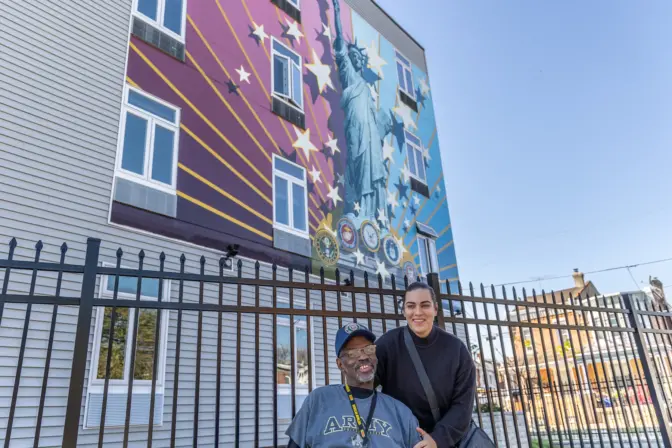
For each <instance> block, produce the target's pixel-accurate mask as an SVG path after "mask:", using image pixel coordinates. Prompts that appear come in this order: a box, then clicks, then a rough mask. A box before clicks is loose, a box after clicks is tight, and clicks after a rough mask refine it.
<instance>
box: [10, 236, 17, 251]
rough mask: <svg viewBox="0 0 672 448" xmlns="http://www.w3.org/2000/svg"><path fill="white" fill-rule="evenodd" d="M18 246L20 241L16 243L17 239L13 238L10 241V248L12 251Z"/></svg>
mask: <svg viewBox="0 0 672 448" xmlns="http://www.w3.org/2000/svg"><path fill="white" fill-rule="evenodd" d="M17 244H19V243H18V241H16V238H12V239H11V240H9V248H10V249H14V248H15V247H16V245H17Z"/></svg>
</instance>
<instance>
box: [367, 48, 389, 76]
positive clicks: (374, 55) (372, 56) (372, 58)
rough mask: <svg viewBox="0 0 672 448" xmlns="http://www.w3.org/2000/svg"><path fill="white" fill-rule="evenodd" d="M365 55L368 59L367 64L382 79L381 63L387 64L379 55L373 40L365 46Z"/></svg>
mask: <svg viewBox="0 0 672 448" xmlns="http://www.w3.org/2000/svg"><path fill="white" fill-rule="evenodd" d="M366 56H367V57H368V59H369V63H368V65H367V66H368V67H369V68H370V69H371V70H372V71H373V72H375V73H376V74H377V75H378V77H379V78H380V79H383V65H387V62H386V61H385V59H383V58H381V57H380V53H379V52H378V47H377V46H376V42H375V41H371V45H370V46H369V47H367V48H366Z"/></svg>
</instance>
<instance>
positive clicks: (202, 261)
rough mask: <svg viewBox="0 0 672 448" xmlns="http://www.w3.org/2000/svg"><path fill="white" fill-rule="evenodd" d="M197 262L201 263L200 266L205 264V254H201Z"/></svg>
mask: <svg viewBox="0 0 672 448" xmlns="http://www.w3.org/2000/svg"><path fill="white" fill-rule="evenodd" d="M199 263H201V266H203V265H205V255H201V259H200V260H199Z"/></svg>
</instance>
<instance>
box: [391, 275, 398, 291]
mask: <svg viewBox="0 0 672 448" xmlns="http://www.w3.org/2000/svg"><path fill="white" fill-rule="evenodd" d="M390 283H392V289H396V284H397V278H396V277H395V276H394V274H390Z"/></svg>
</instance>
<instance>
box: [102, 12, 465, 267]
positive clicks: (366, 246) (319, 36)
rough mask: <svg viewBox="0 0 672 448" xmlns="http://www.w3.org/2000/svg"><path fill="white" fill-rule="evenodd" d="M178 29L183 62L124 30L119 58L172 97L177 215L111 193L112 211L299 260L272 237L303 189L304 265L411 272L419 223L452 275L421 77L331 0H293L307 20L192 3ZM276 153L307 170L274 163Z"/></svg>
mask: <svg viewBox="0 0 672 448" xmlns="http://www.w3.org/2000/svg"><path fill="white" fill-rule="evenodd" d="M185 27H186V28H185V30H184V35H185V38H184V41H185V60H184V62H183V61H180V60H177V59H175V58H173V57H171V56H169V55H167V54H165V53H163V52H162V51H160V50H158V49H157V48H155V47H153V46H151V45H149V44H147V43H145V42H144V41H143V40H141V39H139V38H138V37H136V36H135V35H133V36H131V39H130V44H129V45H130V49H129V57H128V69H127V84H128V85H129V86H130V87H129V88H135V89H138V91H140V92H146V93H147V94H149V95H152V96H154V97H156V98H160V99H161V100H163V101H165V102H166V103H168V104H171V105H174V106H176V107H178V108H179V109H180V123H179V145H178V155H177V165H176V167H175V169H176V179H177V181H176V184H175V192H174V194H175V195H176V197H177V206H176V213H175V216H170V217H167V216H163V215H161V214H156V213H147V212H145V211H143V210H138V208H137V207H129V206H128V205H125V204H123V203H120V202H118V201H114V202H113V205H112V214H111V216H112V218H111V219H112V221H113V222H116V223H120V224H124V225H129V226H133V227H139V228H142V229H144V230H148V231H151V232H155V233H161V234H164V235H166V236H169V237H172V238H177V239H182V240H186V241H190V242H193V243H197V244H202V245H205V246H209V247H214V248H218V249H222V250H224V249H225V247H226V246H227V245H228V244H231V243H237V244H240V253H241V254H242V255H248V256H252V257H255V258H261V259H271V260H275V261H279V262H281V263H283V262H286V263H295V264H301V260H302V259H303V260H305V258H301V257H299V256H296V255H292V254H291V250H290V251H287V250H280V249H279V248H278V247H277V244H275V243H277V241H276V242H274V238H277V233H278V230H277V229H278V228H279V227H282V228H284V226H278V225H277V223H278V222H280V221H283V220H286V221H287V222H289V223H290V224H292V227H293V229H290V230H292V231H294V230H296V229H298V230H301V227H302V224H303V218H302V216H301V213H300V212H302V211H303V209H301V208H300V206H299V212H297V211H296V210H297V201H299V200H298V199H294V198H295V197H296V198H300V197H301V194H303V193H305V194H306V196H307V201H306V204H305V205H306V207H305V208H306V212H307V213H306V215H307V222H306V223H305V224H306V225H305V229H306V238H310V240H309V241H310V249H309V255H310V258H311V259H312V260H313V262H314V263H313V265H314V266H322V265H325V266H326V267H336V266H338V267H341V268H346V269H350V268H357V269H364V270H367V271H369V272H370V273H376V274H381V275H382V276H383V278H384V279H388V278H389V275H390V274H392V273H394V274H397V275H399V274H402V275H403V274H409V275H411V276H414V275H416V274H417V273H418V271H419V270H420V267H421V265H422V263H421V261H420V256H421V255H422V254H424V250H423V249H422V248H420V244H419V243H421V241H424V239H423V238H422V236H419V233H418V230H417V225H418V224H421V225H422V224H424V225H426V226H429V227H431V229H433V231H434V235H433V238H434V239H435V243H434V244H435V247H436V257H435V258H436V261H437V262H438V265H439V266H440V271H441V272H440V275H441V277H442V278H444V279H453V278H456V277H457V267H456V261H455V252H454V247H453V243H452V231H451V228H450V219H449V214H448V205H447V202H446V195H445V191H443V189H442V186H443V185H444V174H443V172H442V169H441V157H440V149H439V143H438V140H437V138H436V123H435V119H434V110H433V102H432V94H431V89H430V87H429V81H428V77H427V74H426V73H424V72H423V71H422V70H421V69H420V68H419V67H418V66H416V65H415V64H413V63H412V62H410V60H408V59H407V58H406V57H405V56H404V55H403V54H401V53H400V52H399V51H398V50H397V49H395V48H394V46H393V45H392V44H391V43H390V42H389V41H388V40H386V39H385V37H384V36H382V35H380V33H378V31H376V29H375V28H374V27H373V26H371V25H370V24H369V23H367V22H366V21H365V20H364V19H362V17H360V16H359V15H358V14H357V13H356V12H354V11H353V10H352V9H351V8H350V7H349V5H347V4H346V3H341V2H340V1H339V0H317V1H304V2H301V23H298V22H296V21H294V20H293V19H292V18H290V17H289V15H287V14H285V12H283V11H282V10H281V9H279V8H277V7H276V6H274V4H272V3H271V2H269V1H268V0H232V1H227V2H224V1H222V0H207V1H205V0H204V1H189V2H188V4H187V15H186V20H185ZM279 72H280V74H279ZM283 74H284V75H283ZM278 99H279V100H281V101H283V103H286V104H287V105H289V106H291V107H292V110H296V111H300V113H301V114H302V117H303V118H304V119H305V128H303V127H302V126H299V125H297V124H293V123H292V122H290V121H288V120H287V119H285V118H283V117H281V116H279V115H277V114H276V113H274V112H273V111H272V106H271V104H272V103H273V101H274V100H278ZM409 99H410V102H409ZM410 106H415V107H410ZM295 123H296V122H295ZM122 126H123V119H122ZM121 134H122V138H123V134H124V132H123V131H122V133H121ZM277 159H281V160H286V161H288V162H290V165H287V166H288V167H289V168H287V170H291V167H300V168H303V169H304V170H305V172H304V174H303V176H304V180H302V179H301V175H298V176H299V177H296V178H293V177H291V176H290V177H287V176H286V175H280V176H278V175H277V174H274V167H276V171H277V163H276V160H277ZM288 172H289V171H288ZM287 179H289V180H287ZM287 182H289V184H287V185H290V187H291V188H289V190H283V193H278V191H276V190H277V189H278V185H282V186H283V188H284V186H285V185H286V183H287ZM274 184H278V185H276V190H274ZM304 185H305V190H306V191H305V192H304V191H303V190H302V189H303V188H304ZM418 185H420V187H422V188H418ZM423 189H424V191H423ZM290 191H291V192H290ZM285 193H286V194H285ZM283 201H284V202H283ZM274 202H275V203H276V208H277V204H279V203H285V202H288V203H292V204H293V205H294V207H293V211H290V213H289V215H292V217H289V216H284V215H283V214H282V213H281V212H279V211H278V210H275V209H274ZM281 215H282V216H281ZM274 224H275V225H274ZM431 229H430V230H431ZM294 233H297V232H294ZM430 233H431V232H430ZM298 234H299V235H300V234H301V232H298ZM274 246H275V247H274ZM303 264H304V265H305V261H304V262H303Z"/></svg>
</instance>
